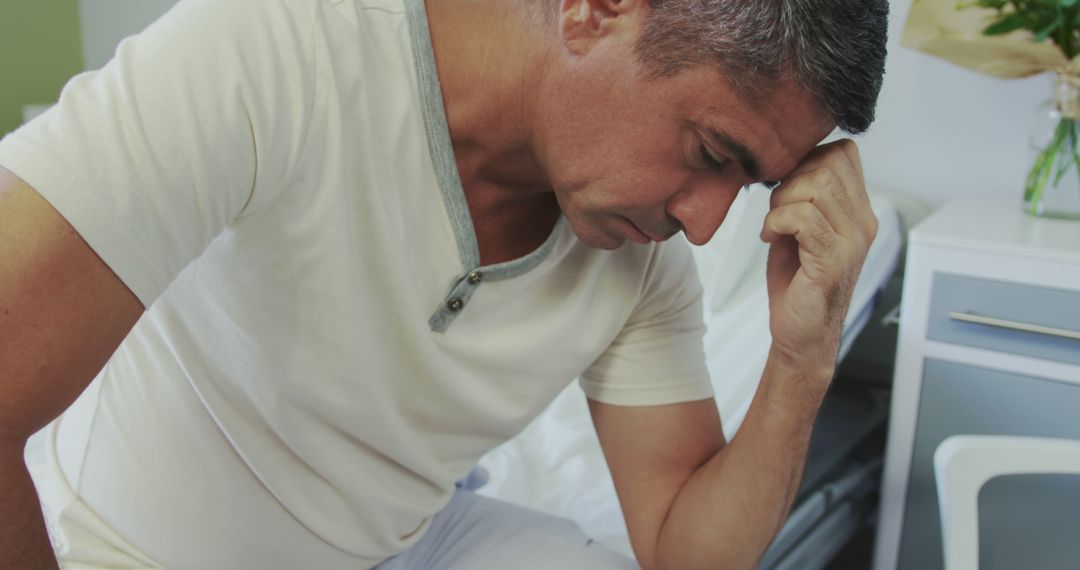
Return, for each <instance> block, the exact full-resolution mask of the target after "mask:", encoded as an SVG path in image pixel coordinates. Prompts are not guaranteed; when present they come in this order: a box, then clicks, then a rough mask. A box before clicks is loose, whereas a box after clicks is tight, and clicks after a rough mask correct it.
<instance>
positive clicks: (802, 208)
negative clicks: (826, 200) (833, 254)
mask: <svg viewBox="0 0 1080 570" xmlns="http://www.w3.org/2000/svg"><path fill="white" fill-rule="evenodd" d="M782 236H793V237H794V238H795V239H796V240H797V241H798V242H799V246H800V247H802V248H803V249H805V250H806V251H807V252H808V253H810V254H811V255H813V256H815V257H825V256H827V255H828V253H829V252H830V251H832V250H833V249H834V248H835V246H836V242H837V239H838V236H837V234H836V232H835V231H834V230H833V227H832V225H831V224H830V223H829V221H828V220H827V219H826V218H825V215H824V214H823V213H822V212H821V210H819V209H818V208H817V207H815V206H814V205H813V204H811V203H810V202H793V203H791V204H785V205H783V206H778V207H776V208H773V209H772V210H771V211H769V213H768V214H767V215H766V216H765V223H764V225H763V226H762V229H761V239H762V241H765V242H768V243H774V242H776V241H777V240H779V239H780V238H781V237H782Z"/></svg>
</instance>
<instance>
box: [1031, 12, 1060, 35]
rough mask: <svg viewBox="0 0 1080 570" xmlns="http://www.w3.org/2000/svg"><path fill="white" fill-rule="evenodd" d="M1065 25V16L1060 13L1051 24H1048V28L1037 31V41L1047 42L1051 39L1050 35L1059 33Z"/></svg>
mask: <svg viewBox="0 0 1080 570" xmlns="http://www.w3.org/2000/svg"><path fill="white" fill-rule="evenodd" d="M1064 24H1065V15H1064V14H1060V13H1059V14H1058V15H1057V17H1056V18H1054V19H1053V20H1052V21H1051V22H1050V23H1049V24H1047V25H1046V26H1044V27H1042V28H1040V29H1039V30H1037V31H1036V32H1035V41H1037V42H1041V41H1043V40H1045V39H1046V38H1048V37H1050V34H1052V33H1054V32H1055V31H1057V30H1058V29H1059V28H1061V26H1063V25H1064Z"/></svg>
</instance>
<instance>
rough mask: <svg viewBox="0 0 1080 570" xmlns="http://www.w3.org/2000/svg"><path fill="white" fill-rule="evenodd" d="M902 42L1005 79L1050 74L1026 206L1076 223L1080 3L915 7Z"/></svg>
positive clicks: (931, 1) (938, 2) (950, 2)
mask: <svg viewBox="0 0 1080 570" xmlns="http://www.w3.org/2000/svg"><path fill="white" fill-rule="evenodd" d="M901 41H902V43H903V44H904V45H905V46H908V47H912V48H915V49H917V50H920V51H922V52H925V53H928V54H931V55H934V56H937V57H940V58H942V59H945V60H947V61H951V62H953V63H956V64H958V65H961V66H963V67H966V68H968V69H972V70H974V71H978V72H980V73H985V74H987V75H992V76H995V77H999V78H1003V79H1011V78H1019V77H1028V76H1031V75H1036V74H1039V73H1044V72H1048V71H1049V72H1054V73H1055V74H1056V75H1057V85H1056V88H1055V93H1054V97H1053V100H1052V101H1051V102H1050V103H1048V105H1047V106H1046V108H1045V109H1041V111H1042V121H1043V123H1045V125H1044V128H1041V129H1039V131H1038V132H1037V133H1036V136H1035V137H1034V138H1033V139H1032V142H1033V146H1034V147H1035V148H1036V155H1035V160H1034V162H1033V164H1032V166H1031V168H1030V170H1029V171H1028V173H1027V177H1026V179H1025V183H1024V206H1025V209H1026V210H1027V211H1028V212H1030V213H1032V214H1034V215H1040V216H1053V217H1070V218H1080V57H1077V55H1078V54H1080V0H914V2H913V3H912V8H911V11H910V12H909V14H908V19H907V23H906V25H905V28H904V33H903V36H902V38H901Z"/></svg>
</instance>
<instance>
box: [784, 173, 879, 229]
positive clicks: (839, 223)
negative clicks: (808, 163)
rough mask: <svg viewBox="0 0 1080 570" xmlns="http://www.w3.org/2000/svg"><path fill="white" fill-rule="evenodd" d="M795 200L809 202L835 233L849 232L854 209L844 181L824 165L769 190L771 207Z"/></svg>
mask: <svg viewBox="0 0 1080 570" xmlns="http://www.w3.org/2000/svg"><path fill="white" fill-rule="evenodd" d="M798 202H808V203H810V204H813V205H814V206H815V207H817V208H818V209H819V210H821V213H822V214H823V215H824V216H825V219H826V220H828V222H829V225H831V226H832V228H833V230H834V231H836V233H838V234H841V235H851V233H852V232H853V231H857V228H855V227H854V225H855V220H856V219H857V216H858V212H856V209H855V204H853V203H852V200H851V197H850V196H849V195H848V191H847V190H846V189H845V188H844V182H843V181H842V180H840V179H839V177H837V175H836V173H834V172H833V171H832V170H829V169H827V168H818V169H817V170H813V171H810V172H803V173H802V174H800V175H799V176H797V177H795V178H793V179H790V181H785V182H784V183H783V184H781V185H780V186H778V187H776V189H774V190H773V194H772V199H771V203H772V207H773V208H774V209H775V208H778V207H780V206H786V205H789V204H795V203H798Z"/></svg>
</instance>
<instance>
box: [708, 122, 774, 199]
mask: <svg viewBox="0 0 1080 570" xmlns="http://www.w3.org/2000/svg"><path fill="white" fill-rule="evenodd" d="M705 131H706V132H707V133H709V136H710V137H712V138H713V139H714V140H715V141H716V142H717V143H718V144H720V145H723V146H725V147H727V150H728V151H729V152H731V154H733V155H735V160H737V161H739V164H740V165H741V166H742V169H743V172H745V173H746V174H747V176H749V177H750V178H752V179H753V180H761V166H760V164H761V162H760V161H759V160H758V159H757V157H756V156H754V153H753V152H752V151H751V150H750V149H749V148H747V146H746V145H744V144H742V143H741V142H739V141H737V140H735V139H734V138H733V137H731V135H728V134H727V133H723V132H720V131H718V130H716V129H713V128H711V127H705ZM762 184H764V185H765V187H767V188H769V189H770V190H771V189H773V188H775V187H776V186H777V185H778V184H779V182H773V181H762Z"/></svg>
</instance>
